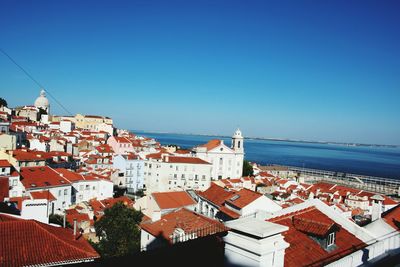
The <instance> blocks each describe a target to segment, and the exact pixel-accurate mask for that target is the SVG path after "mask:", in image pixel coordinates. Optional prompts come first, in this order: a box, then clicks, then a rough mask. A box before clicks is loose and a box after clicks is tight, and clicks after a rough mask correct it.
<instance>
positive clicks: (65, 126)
mask: <svg viewBox="0 0 400 267" xmlns="http://www.w3.org/2000/svg"><path fill="white" fill-rule="evenodd" d="M74 129H75V123H73V122H72V121H68V120H62V121H60V131H61V132H63V133H70V132H72V131H73V130H74Z"/></svg>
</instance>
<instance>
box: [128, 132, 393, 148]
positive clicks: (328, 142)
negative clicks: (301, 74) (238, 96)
mask: <svg viewBox="0 0 400 267" xmlns="http://www.w3.org/2000/svg"><path fill="white" fill-rule="evenodd" d="M129 131H131V132H133V133H135V132H143V133H149V134H175V135H189V136H190V135H192V136H206V137H218V138H231V136H228V135H218V134H195V133H174V132H161V131H145V130H129ZM245 139H249V140H261V141H277V142H279V141H280V142H292V143H306V144H322V145H341V146H348V147H383V148H400V145H386V144H382V145H380V144H363V143H344V142H330V141H313V140H296V139H284V138H268V137H245Z"/></svg>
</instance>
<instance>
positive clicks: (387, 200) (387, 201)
mask: <svg viewBox="0 0 400 267" xmlns="http://www.w3.org/2000/svg"><path fill="white" fill-rule="evenodd" d="M384 198H385V200H384V201H383V205H397V204H399V202H397V201H395V200H394V199H392V198H390V197H384Z"/></svg>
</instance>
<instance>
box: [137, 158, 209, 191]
mask: <svg viewBox="0 0 400 267" xmlns="http://www.w3.org/2000/svg"><path fill="white" fill-rule="evenodd" d="M147 158H148V159H149V160H148V161H147V162H145V164H144V167H145V171H144V172H145V173H144V175H145V186H146V192H147V193H152V192H165V191H176V190H188V189H194V190H206V189H207V188H208V187H209V186H210V183H211V164H210V163H208V162H206V161H204V160H202V159H200V158H196V157H177V156H171V155H165V154H161V153H157V154H150V155H147Z"/></svg>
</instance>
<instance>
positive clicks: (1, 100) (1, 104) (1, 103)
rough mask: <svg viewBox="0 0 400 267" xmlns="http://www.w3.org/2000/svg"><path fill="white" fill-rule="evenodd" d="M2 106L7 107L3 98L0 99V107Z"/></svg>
mask: <svg viewBox="0 0 400 267" xmlns="http://www.w3.org/2000/svg"><path fill="white" fill-rule="evenodd" d="M3 106H4V107H8V104H7V101H6V100H5V99H4V98H2V97H0V107H3Z"/></svg>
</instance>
